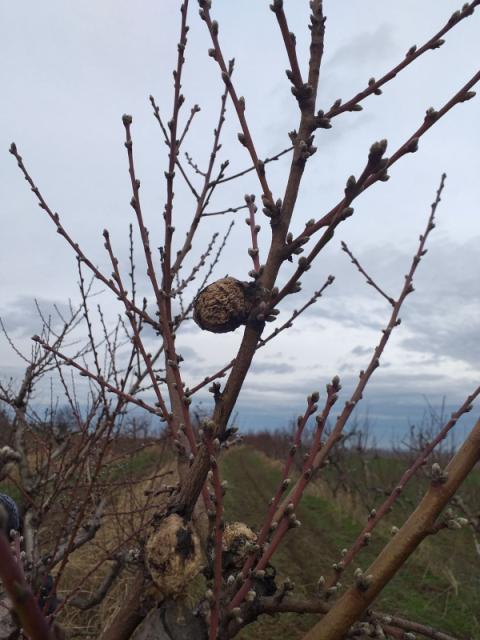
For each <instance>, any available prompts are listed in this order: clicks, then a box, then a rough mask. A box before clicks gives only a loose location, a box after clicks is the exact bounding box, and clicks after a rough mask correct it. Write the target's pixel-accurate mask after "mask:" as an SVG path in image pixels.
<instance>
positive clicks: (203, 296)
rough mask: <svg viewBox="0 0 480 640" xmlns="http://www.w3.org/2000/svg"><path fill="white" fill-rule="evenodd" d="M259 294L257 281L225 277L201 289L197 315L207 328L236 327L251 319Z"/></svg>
mask: <svg viewBox="0 0 480 640" xmlns="http://www.w3.org/2000/svg"><path fill="white" fill-rule="evenodd" d="M255 295H256V287H255V284H254V283H251V284H249V283H247V282H241V281H240V280H236V279H235V278H222V279H221V280H217V281H216V282H213V283H212V284H209V285H208V286H207V287H205V289H202V291H200V293H199V294H198V296H197V297H196V299H195V303H194V313H193V319H194V320H195V322H196V323H197V324H198V326H199V327H200V328H201V329H205V330H206V331H213V333H227V332H228V331H234V330H235V329H236V328H237V327H239V326H240V325H242V324H245V323H246V322H247V319H248V316H249V314H250V312H251V310H252V308H253V305H254V301H255Z"/></svg>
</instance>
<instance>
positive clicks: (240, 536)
mask: <svg viewBox="0 0 480 640" xmlns="http://www.w3.org/2000/svg"><path fill="white" fill-rule="evenodd" d="M256 541H257V536H256V534H255V533H254V532H253V531H252V530H251V529H250V527H248V526H247V525H246V524H244V523H243V522H231V523H229V524H227V525H226V526H225V530H224V532H223V538H222V546H223V564H224V568H228V569H240V568H241V567H242V566H243V563H244V561H245V557H246V556H247V554H248V551H249V550H250V548H251V545H254V544H255V543H256Z"/></svg>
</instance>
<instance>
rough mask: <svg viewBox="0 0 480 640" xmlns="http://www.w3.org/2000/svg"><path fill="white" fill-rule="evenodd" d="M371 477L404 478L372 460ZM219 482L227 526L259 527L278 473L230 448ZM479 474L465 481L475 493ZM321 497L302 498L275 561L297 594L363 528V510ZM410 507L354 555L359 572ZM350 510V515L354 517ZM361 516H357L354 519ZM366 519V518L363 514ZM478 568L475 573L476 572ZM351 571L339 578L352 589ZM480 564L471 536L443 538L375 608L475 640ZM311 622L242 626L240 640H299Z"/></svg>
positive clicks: (395, 467) (479, 621)
mask: <svg viewBox="0 0 480 640" xmlns="http://www.w3.org/2000/svg"><path fill="white" fill-rule="evenodd" d="M375 465H376V467H377V468H376V469H375V473H377V474H378V475H379V476H384V477H385V478H390V480H391V482H392V483H393V482H394V481H395V479H396V478H398V477H399V476H400V475H401V472H402V470H403V464H402V461H401V460H393V461H392V460H380V459H378V460H376V461H375ZM222 475H223V477H224V478H225V479H227V480H228V482H229V490H228V492H227V494H226V499H225V508H226V520H227V521H235V520H242V521H243V522H246V523H248V524H249V525H250V526H252V527H253V528H259V527H260V526H261V524H262V521H263V516H264V514H265V511H266V506H267V502H268V500H269V499H270V498H271V497H272V495H273V493H274V491H275V488H276V484H277V482H278V480H279V477H280V466H279V465H277V464H274V463H272V462H271V461H269V460H268V459H267V458H266V457H265V456H264V455H263V454H261V453H258V452H256V451H254V450H252V449H250V448H248V447H244V448H238V449H234V450H233V451H232V452H230V453H229V454H228V455H227V456H225V457H224V460H223V463H222ZM479 477H480V474H478V473H477V474H475V476H474V477H473V478H472V480H470V483H469V484H470V487H471V488H473V489H475V488H476V487H477V486H478V479H479ZM414 484H415V487H412V488H411V489H410V490H409V494H407V497H409V498H411V499H412V500H413V499H414V498H415V496H417V495H418V493H419V486H418V483H414ZM325 496H328V493H327V492H326V491H320V490H315V487H314V488H313V490H311V491H310V492H309V493H307V495H305V497H304V499H303V501H302V504H301V507H300V509H299V510H298V514H297V515H298V517H299V519H300V520H301V522H302V526H301V527H300V528H299V529H294V530H292V531H290V532H289V533H288V534H287V536H286V538H285V540H284V542H283V544H282V546H281V547H280V549H279V550H278V552H277V553H276V554H275V556H274V560H273V564H274V566H275V568H276V569H277V572H278V575H279V577H280V578H282V577H283V578H284V577H287V576H288V577H289V578H290V579H292V580H293V581H294V582H295V584H296V592H298V593H305V594H308V593H313V592H314V589H315V585H316V583H317V580H318V578H319V576H320V575H325V576H328V575H330V571H331V565H332V563H333V562H335V561H338V560H339V558H340V552H341V549H342V548H346V547H348V546H349V545H350V544H351V543H352V542H353V541H354V540H355V538H356V536H357V535H358V533H359V532H360V531H361V529H362V523H364V521H365V520H364V519H363V518H361V517H360V516H361V510H360V511H359V510H358V509H356V510H352V509H351V508H349V507H348V506H347V505H346V503H345V501H343V502H342V501H339V502H338V503H335V502H334V501H333V500H332V499H331V498H329V497H325ZM410 510H411V507H410V506H409V503H408V501H404V502H403V503H401V504H400V505H399V506H398V508H396V509H394V510H393V512H392V514H390V516H389V521H388V522H386V524H384V525H383V526H379V527H378V528H377V529H376V530H375V532H374V535H373V536H372V542H371V544H370V545H369V546H368V547H366V548H364V550H363V551H362V552H361V554H360V555H359V556H358V558H357V560H358V563H357V564H355V565H354V567H351V570H352V569H354V568H355V567H357V566H361V567H362V568H364V569H365V568H366V567H367V566H368V565H369V564H370V562H371V561H372V560H373V558H374V557H375V556H376V554H377V552H378V551H379V550H380V549H381V548H382V547H383V546H384V545H385V543H386V542H387V541H388V539H389V529H390V527H391V525H392V524H393V523H395V524H397V525H401V524H402V522H403V521H404V520H405V518H406V517H407V516H408V513H409V511H410ZM352 511H355V513H354V514H353V515H352ZM357 511H359V513H356V512H357ZM365 515H366V514H365ZM475 564H476V566H475ZM350 577H351V571H350V572H346V575H345V576H343V577H342V582H343V584H344V585H345V586H347V585H348V584H349V578H350ZM479 594H480V560H479V559H478V556H476V555H475V551H474V546H473V540H472V537H471V534H470V532H469V531H463V530H462V531H443V532H441V533H439V534H437V535H436V536H434V537H433V538H432V539H429V540H427V541H425V542H424V544H423V545H422V546H421V548H420V549H419V550H417V552H416V553H415V554H414V555H413V556H412V558H411V559H410V560H409V562H408V563H407V565H406V566H404V567H403V569H402V571H400V572H399V573H398V574H397V576H396V577H395V578H394V580H393V581H392V582H391V583H390V584H389V585H388V587H387V588H385V590H384V592H383V593H382V594H381V596H380V598H379V599H378V601H377V602H376V603H375V607H376V608H378V609H382V610H383V611H388V612H389V613H396V614H399V615H400V614H401V615H403V616H405V617H407V618H411V619H414V620H416V621H418V622H422V623H425V624H430V625H432V626H433V627H435V628H436V629H441V630H443V631H445V632H450V633H452V634H454V635H456V636H457V637H462V638H480V604H479V603H480V597H479ZM314 621H315V617H314V616H298V615H295V614H288V615H282V616H281V617H280V616H279V617H274V618H269V617H264V618H261V619H260V620H259V621H258V622H257V623H255V624H254V625H251V626H249V627H247V628H246V629H245V630H244V631H243V633H242V634H241V636H240V637H241V638H244V639H250V638H251V639H253V638H255V640H257V639H258V640H266V639H267V638H282V640H290V639H292V640H293V639H295V638H300V637H301V636H302V634H303V633H304V631H305V630H306V629H308V628H309V627H310V626H311V625H312V624H313V623H314Z"/></svg>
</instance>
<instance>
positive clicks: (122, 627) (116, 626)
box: [99, 569, 152, 640]
mask: <svg viewBox="0 0 480 640" xmlns="http://www.w3.org/2000/svg"><path fill="white" fill-rule="evenodd" d="M145 587H146V585H145V574H144V571H143V570H142V569H140V570H139V571H138V573H137V575H136V576H135V579H134V581H133V582H132V584H131V586H130V589H129V593H128V597H127V600H126V602H125V603H124V604H123V605H122V607H121V608H120V611H119V612H118V614H117V615H116V616H115V618H114V619H113V620H112V622H111V623H110V624H109V626H108V627H107V628H106V629H105V630H104V631H103V632H102V634H101V635H100V637H99V640H129V638H130V637H131V635H132V634H133V632H134V631H135V629H136V628H137V627H138V625H139V624H140V623H141V622H142V620H143V619H144V618H145V616H146V615H147V613H148V611H149V609H150V607H151V606H152V603H147V602H146V601H145V599H144V596H145Z"/></svg>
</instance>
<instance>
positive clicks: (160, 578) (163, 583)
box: [146, 514, 202, 597]
mask: <svg viewBox="0 0 480 640" xmlns="http://www.w3.org/2000/svg"><path fill="white" fill-rule="evenodd" d="M146 559H147V567H148V570H149V571H150V575H151V576H152V580H153V582H154V583H155V585H156V586H157V587H158V588H159V589H160V592H161V594H162V596H164V597H177V596H180V595H181V594H182V593H184V592H185V590H186V588H187V586H188V584H189V583H190V581H191V580H193V578H195V576H197V575H198V574H199V572H200V570H201V569H202V556H201V550H200V540H199V538H198V536H197V534H196V533H195V532H194V530H193V529H192V527H191V525H190V524H189V523H187V524H185V523H184V522H183V520H182V518H181V517H180V516H178V515H177V514H173V515H170V516H168V517H167V518H165V519H164V520H162V522H161V523H160V526H159V527H158V528H157V530H156V531H155V532H154V533H153V535H152V536H150V538H149V540H148V542H147V547H146Z"/></svg>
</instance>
